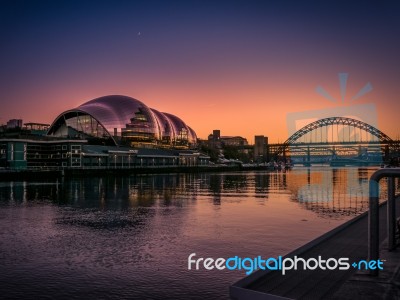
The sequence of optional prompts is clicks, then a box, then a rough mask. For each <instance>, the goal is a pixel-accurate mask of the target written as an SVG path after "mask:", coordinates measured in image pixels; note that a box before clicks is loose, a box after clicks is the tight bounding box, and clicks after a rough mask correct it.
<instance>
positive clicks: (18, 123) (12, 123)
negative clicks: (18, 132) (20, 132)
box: [7, 119, 22, 129]
mask: <svg viewBox="0 0 400 300" xmlns="http://www.w3.org/2000/svg"><path fill="white" fill-rule="evenodd" d="M12 128H22V120H21V119H11V120H9V121H7V129H12Z"/></svg>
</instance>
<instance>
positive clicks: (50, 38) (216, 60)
mask: <svg viewBox="0 0 400 300" xmlns="http://www.w3.org/2000/svg"><path fill="white" fill-rule="evenodd" d="M270 2H272V1H189V0H188V1H100V0H99V1H78V0H72V1H45V0H41V1H34V0H31V1H19V0H17V1H15V0H13V1H1V4H0V5H1V9H0V25H1V26H0V33H1V37H2V39H1V40H2V41H1V47H0V54H1V56H0V66H1V68H0V90H1V110H0V124H1V123H6V122H7V120H9V119H11V118H22V119H23V120H24V122H29V121H32V122H46V123H51V122H52V121H53V120H54V118H55V117H56V116H57V115H59V114H60V113H61V112H62V111H64V110H67V109H70V108H74V107H76V106H78V105H80V104H81V103H83V102H86V101H88V100H91V99H93V98H97V97H100V96H104V95H111V94H119V95H127V96H130V97H133V98H136V99H139V100H141V101H142V102H144V103H145V104H147V105H148V106H150V107H152V108H155V109H157V110H159V111H165V112H169V113H172V114H175V115H177V116H179V117H181V118H182V119H183V120H184V121H185V122H186V123H187V124H188V125H190V126H191V127H192V128H193V129H194V130H195V131H196V132H197V135H198V137H200V138H206V137H207V136H208V134H209V133H211V132H212V130H213V129H220V130H221V134H222V135H241V136H244V137H246V138H247V139H248V140H249V142H250V143H253V142H254V135H260V134H263V135H266V136H268V137H269V138H270V141H271V142H278V141H280V142H282V141H284V140H285V139H286V138H287V137H288V130H287V125H286V118H287V115H288V113H293V112H302V111H309V110H321V109H330V108H336V107H338V106H343V105H354V104H362V103H374V104H375V105H376V109H377V116H378V125H379V129H380V130H382V131H383V132H385V133H386V134H388V135H389V136H391V137H392V138H397V137H398V135H400V127H399V126H398V119H399V113H400V97H399V95H400V58H399V53H400V17H399V16H400V4H399V2H398V1H396V2H397V3H395V1H392V2H388V3H384V2H383V1H371V2H368V1H360V2H359V3H357V2H353V1H313V2H308V1H276V3H275V4H273V3H270ZM342 72H346V73H348V74H349V78H348V82H347V93H346V97H345V101H344V103H342V101H338V102H336V103H333V102H331V101H329V100H327V99H326V98H324V97H323V96H321V95H319V94H318V93H316V91H315V89H316V87H317V86H322V87H323V88H324V89H325V90H326V91H328V92H329V94H330V95H331V96H332V97H334V98H335V99H337V100H339V99H341V96H340V85H339V79H338V73H342ZM368 82H370V83H371V84H372V86H373V90H372V91H371V92H369V93H367V94H366V95H364V96H362V97H360V98H359V99H357V100H356V101H353V102H350V101H349V100H350V99H351V97H352V96H354V95H355V94H356V93H357V92H358V91H359V90H360V89H361V88H362V87H363V86H364V85H365V84H367V83H368Z"/></svg>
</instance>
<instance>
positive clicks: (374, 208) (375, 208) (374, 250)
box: [368, 168, 400, 276]
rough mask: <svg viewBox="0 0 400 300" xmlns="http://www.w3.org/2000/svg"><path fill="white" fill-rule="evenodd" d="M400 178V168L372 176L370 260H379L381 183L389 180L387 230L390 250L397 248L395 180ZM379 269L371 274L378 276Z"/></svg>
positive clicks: (382, 170) (380, 171) (370, 194)
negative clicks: (384, 179)
mask: <svg viewBox="0 0 400 300" xmlns="http://www.w3.org/2000/svg"><path fill="white" fill-rule="evenodd" d="M399 177H400V168H393V169H380V170H377V171H376V172H375V173H374V174H372V175H371V177H370V179H369V211H368V259H369V260H378V258H379V181H380V180H381V179H382V178H388V200H387V213H388V216H387V229H388V249H389V251H391V250H393V249H394V247H395V223H396V212H395V203H394V201H395V186H394V178H399ZM378 273H379V271H378V268H376V269H374V270H372V269H371V270H370V274H371V275H373V276H377V275H378Z"/></svg>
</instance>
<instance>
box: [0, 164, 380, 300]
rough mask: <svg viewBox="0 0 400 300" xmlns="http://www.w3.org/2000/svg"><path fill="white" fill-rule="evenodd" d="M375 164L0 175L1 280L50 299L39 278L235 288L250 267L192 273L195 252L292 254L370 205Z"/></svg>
mask: <svg viewBox="0 0 400 300" xmlns="http://www.w3.org/2000/svg"><path fill="white" fill-rule="evenodd" d="M372 172H373V170H372V169H357V168H348V169H331V168H300V169H294V170H292V171H290V172H287V173H281V172H274V173H266V172H245V173H239V172H236V173H235V172H232V173H199V174H157V175H137V176H130V177H123V176H115V177H113V176H108V177H106V176H99V177H91V178H89V177H87V178H76V179H67V178H65V179H60V180H56V179H55V180H49V181H47V182H1V183H0V238H1V239H0V241H1V243H0V253H1V254H2V255H1V256H0V265H1V266H2V268H3V271H4V272H1V274H0V281H1V282H2V283H4V287H7V290H8V291H12V292H9V294H5V296H4V297H8V298H17V297H22V296H24V297H25V298H41V297H40V296H42V294H41V293H40V289H38V288H37V287H38V286H40V287H43V288H44V289H46V290H47V291H49V293H50V294H51V295H53V296H54V298H57V299H58V298H65V299H70V298H74V297H75V298H80V297H83V296H87V294H86V291H87V290H91V291H93V292H92V293H91V294H90V296H91V297H90V298H131V299H146V298H150V299H165V298H170V299H196V295H198V297H197V299H204V298H207V299H223V298H228V296H227V290H228V289H227V287H228V286H229V284H231V283H233V282H235V281H236V280H238V279H239V278H241V277H243V276H244V273H241V272H228V271H227V272H219V271H215V272H214V271H212V272H210V271H204V270H203V271H196V272H190V271H188V270H187V265H186V259H187V256H188V255H189V254H190V253H193V252H196V253H198V255H203V256H204V257H229V256H234V255H239V256H256V255H266V256H276V255H283V254H285V253H287V252H289V251H290V250H293V249H294V248H296V247H299V246H301V245H303V244H304V243H306V242H307V241H309V240H310V239H312V238H315V237H317V236H319V235H321V234H323V233H325V232H326V231H327V230H330V229H332V228H333V227H335V226H337V225H339V224H341V223H342V222H344V221H345V220H348V219H350V217H351V216H353V215H355V214H358V213H361V212H362V211H364V210H366V209H367V203H368V193H367V191H368V178H369V176H370V175H371V174H372ZM382 190H383V192H385V185H384V182H382ZM305 221H307V222H305ZM293 228H296V230H293ZM42 270H43V271H42ZM2 274H11V275H12V276H8V277H6V275H2ZM155 275H156V276H155ZM2 276H3V277H2ZM54 282H57V285H55V284H54ZM193 282H196V284H193ZM99 287H101V288H99ZM4 289H6V288H4ZM2 295H3V294H2Z"/></svg>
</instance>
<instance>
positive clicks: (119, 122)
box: [48, 95, 197, 149]
mask: <svg viewBox="0 0 400 300" xmlns="http://www.w3.org/2000/svg"><path fill="white" fill-rule="evenodd" d="M48 135H49V136H53V137H62V138H74V139H86V140H88V141H89V143H91V144H98V145H113V146H130V147H139V148H166V149H195V148H196V144H197V136H196V133H195V131H194V130H193V129H192V128H190V127H189V126H188V125H187V124H186V123H185V122H184V121H182V120H181V119H180V118H179V117H177V116H175V115H172V114H169V113H162V112H159V111H157V110H155V109H152V108H150V107H148V106H147V105H145V104H144V103H143V102H141V101H139V100H137V99H134V98H131V97H127V96H120V95H112V96H104V97H100V98H96V99H93V100H91V101H88V102H86V103H83V104H82V105H80V106H78V107H77V108H74V109H70V110H67V111H65V112H63V113H61V114H60V115H59V116H58V117H57V118H56V119H55V120H54V122H53V124H52V125H51V126H50V128H49V131H48Z"/></svg>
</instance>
